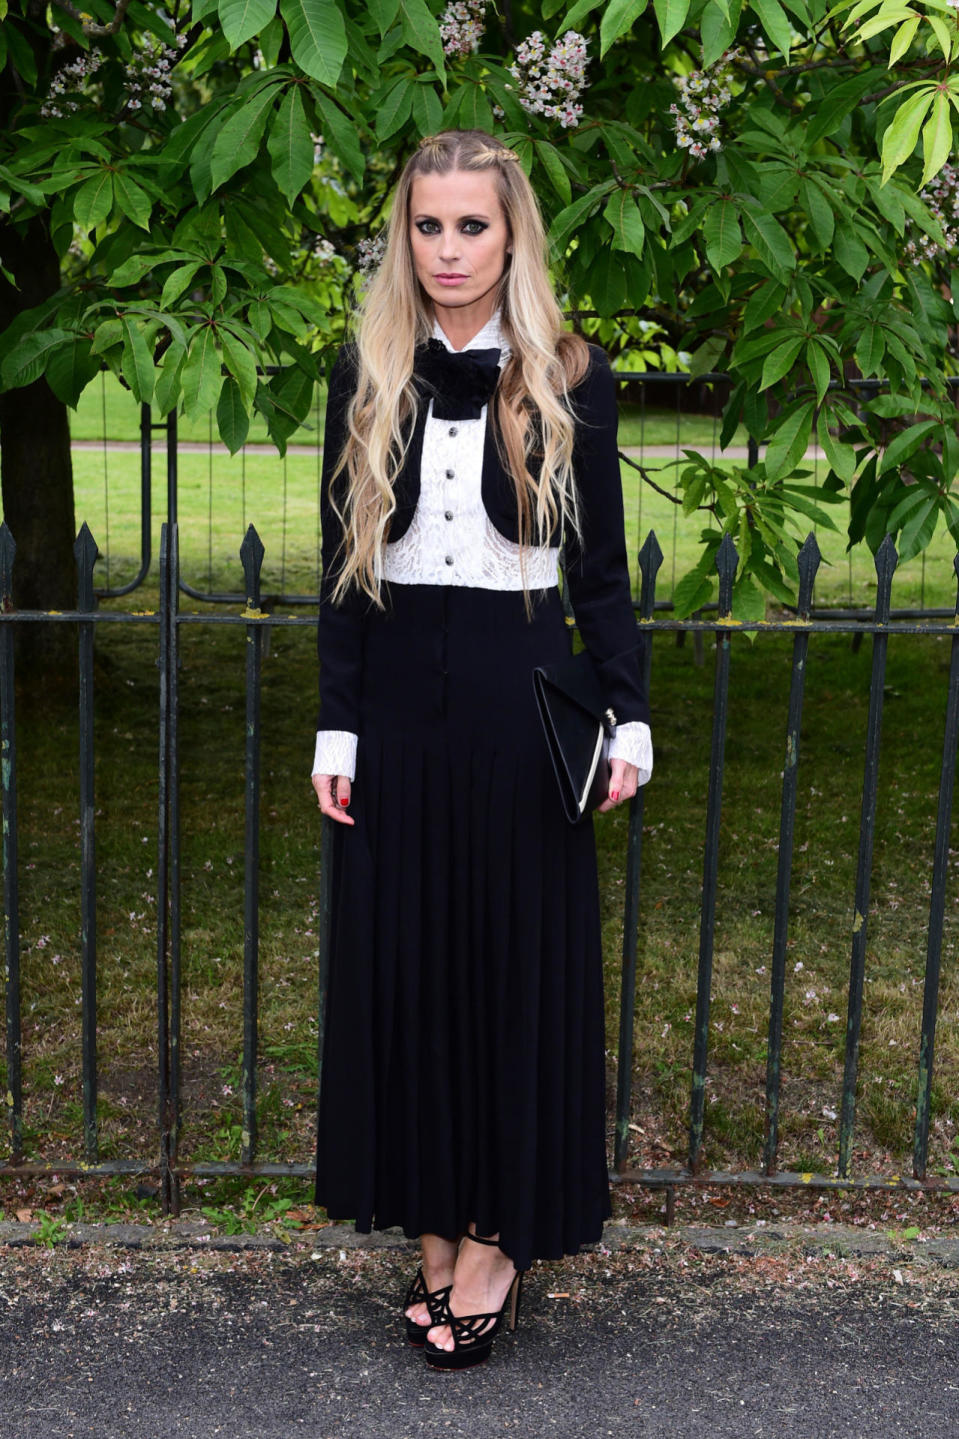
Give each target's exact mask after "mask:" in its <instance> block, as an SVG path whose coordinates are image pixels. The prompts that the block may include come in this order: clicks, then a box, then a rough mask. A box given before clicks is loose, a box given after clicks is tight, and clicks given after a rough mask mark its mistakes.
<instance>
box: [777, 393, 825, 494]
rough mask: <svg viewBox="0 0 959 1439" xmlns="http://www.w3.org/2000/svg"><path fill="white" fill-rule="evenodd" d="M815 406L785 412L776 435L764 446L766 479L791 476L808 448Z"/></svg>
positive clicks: (802, 406) (801, 406) (806, 405)
mask: <svg viewBox="0 0 959 1439" xmlns="http://www.w3.org/2000/svg"><path fill="white" fill-rule="evenodd" d="M814 413H815V405H814V404H813V403H812V401H811V400H810V401H809V403H808V404H805V405H799V406H797V407H796V409H794V410H792V411H787V412H786V415H785V416H784V418H783V420H782V421H781V423H780V425H779V427H778V429H777V430H776V433H775V434H774V435H773V437H772V439H771V440H770V441H769V444H768V445H767V446H766V478H767V479H769V480H778V479H781V478H782V477H783V476H784V475H788V474H791V473H792V471H793V470H794V469H795V468H796V466H797V465H798V464H799V461H800V460H801V459H802V457H803V456H804V455H805V453H806V451H807V449H808V448H809V437H810V435H811V434H812V422H813V414H814Z"/></svg>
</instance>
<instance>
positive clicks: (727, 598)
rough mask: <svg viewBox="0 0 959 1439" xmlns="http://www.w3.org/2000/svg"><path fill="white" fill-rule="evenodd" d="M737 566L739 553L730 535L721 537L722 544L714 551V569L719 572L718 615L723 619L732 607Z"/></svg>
mask: <svg viewBox="0 0 959 1439" xmlns="http://www.w3.org/2000/svg"><path fill="white" fill-rule="evenodd" d="M738 566H739V552H738V550H737V549H736V546H735V544H734V542H733V537H732V535H730V534H725V535H723V540H722V544H721V545H720V546H719V549H718V550H717V551H716V569H717V570H718V571H719V614H720V618H722V619H724V618H725V617H726V616H727V615H728V614H729V613H730V611H731V610H732V607H733V580H734V579H735V578H736V570H737V568H738Z"/></svg>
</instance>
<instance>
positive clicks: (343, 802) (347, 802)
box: [340, 796, 350, 809]
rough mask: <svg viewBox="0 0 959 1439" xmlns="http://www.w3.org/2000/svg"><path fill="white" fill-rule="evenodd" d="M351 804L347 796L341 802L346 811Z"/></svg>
mask: <svg viewBox="0 0 959 1439" xmlns="http://www.w3.org/2000/svg"><path fill="white" fill-rule="evenodd" d="M349 802H350V801H349V798H348V797H347V796H344V798H343V799H341V800H340V804H341V805H342V806H343V808H344V809H345V808H346V806H347V805H348V804H349Z"/></svg>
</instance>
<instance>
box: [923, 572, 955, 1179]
mask: <svg viewBox="0 0 959 1439" xmlns="http://www.w3.org/2000/svg"><path fill="white" fill-rule="evenodd" d="M953 566H954V568H955V571H956V576H957V579H959V555H957V556H956V558H955V560H954V561H953ZM956 621H957V624H959V592H957V596H956ZM957 745H959V634H957V635H956V636H955V637H954V639H953V641H952V656H951V659H950V663H949V692H948V695H947V698H946V727H945V734H944V736H943V741H942V769H941V771H940V774H939V808H938V811H937V814H936V847H935V851H934V854H933V861H932V895H931V897H930V900H929V932H928V936H927V940H926V977H925V983H924V985H923V993H922V1030H921V1033H920V1037H919V1077H918V1082H917V1086H916V1127H915V1133H914V1135H913V1147H912V1172H913V1174H914V1175H915V1177H916V1178H917V1179H925V1177H926V1162H927V1158H928V1154H929V1109H930V1105H931V1103H932V1061H933V1050H934V1048H935V1041H936V1014H937V1011H938V1008H939V964H940V960H941V958H942V925H943V919H944V917H945V906H946V878H947V875H948V871H949V831H950V829H951V827H952V796H953V790H954V788H955V778H956V749H957Z"/></svg>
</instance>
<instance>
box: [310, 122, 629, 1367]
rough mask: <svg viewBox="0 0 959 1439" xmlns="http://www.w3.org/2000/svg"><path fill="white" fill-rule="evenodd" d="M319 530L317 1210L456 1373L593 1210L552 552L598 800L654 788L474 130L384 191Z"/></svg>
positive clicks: (538, 291)
mask: <svg viewBox="0 0 959 1439" xmlns="http://www.w3.org/2000/svg"><path fill="white" fill-rule="evenodd" d="M464 351H466V353H465V354H464V353H463V352H464ZM322 524H323V582H322V588H321V596H320V623H319V632H318V633H319V660H320V702H321V713H320V721H319V730H318V734H317V745H316V759H315V763H314V773H313V784H314V787H315V789H316V793H317V796H318V798H319V804H320V809H321V810H322V811H323V813H324V814H325V815H327V816H329V818H330V819H331V820H333V821H334V822H335V826H336V828H335V836H334V894H335V901H334V914H333V921H332V946H333V952H332V961H331V974H330V986H329V1001H328V1002H329V1008H328V1015H327V1030H326V1032H327V1039H326V1043H325V1052H324V1068H323V1085H322V1101H321V1112H320V1128H319V1138H318V1146H317V1200H318V1202H319V1203H321V1204H323V1205H324V1206H325V1208H326V1209H327V1211H328V1213H330V1214H331V1215H332V1216H334V1217H350V1218H353V1219H355V1221H356V1225H357V1228H358V1229H360V1230H362V1231H364V1232H368V1231H369V1230H370V1228H371V1227H372V1226H373V1225H376V1226H377V1227H381V1228H383V1227H387V1226H391V1225H400V1226H402V1228H403V1230H404V1231H405V1233H406V1234H407V1235H409V1236H410V1237H415V1236H419V1237H420V1239H421V1245H422V1266H421V1269H420V1271H419V1273H418V1274H417V1276H416V1278H415V1280H414V1281H413V1284H412V1285H411V1286H410V1290H409V1293H408V1294H407V1299H406V1310H405V1312H406V1322H407V1333H408V1336H409V1338H410V1340H411V1342H413V1343H415V1344H420V1345H422V1344H424V1341H425V1349H426V1358H427V1360H428V1361H429V1362H430V1363H431V1364H433V1365H434V1366H436V1367H440V1368H443V1367H445V1368H461V1367H465V1366H466V1365H469V1364H472V1363H476V1362H478V1361H479V1360H481V1359H484V1358H486V1357H487V1355H488V1354H489V1351H490V1347H491V1344H492V1340H493V1336H494V1335H495V1333H496V1331H497V1329H498V1328H499V1326H500V1322H501V1320H502V1318H503V1317H504V1314H505V1312H506V1310H507V1307H508V1309H509V1315H508V1317H509V1319H510V1323H511V1327H512V1326H513V1325H514V1324H515V1319H516V1309H517V1304H518V1299H519V1276H520V1274H521V1273H522V1271H523V1270H525V1269H526V1268H528V1266H529V1264H530V1263H531V1261H532V1260H533V1259H534V1258H558V1257H560V1256H562V1255H563V1254H564V1253H575V1252H576V1250H577V1249H578V1248H579V1246H580V1245H581V1244H583V1243H587V1242H591V1241H595V1240H597V1239H599V1237H600V1235H601V1233H602V1225H603V1221H604V1219H605V1218H606V1217H607V1216H608V1214H609V1212H610V1209H609V1190H608V1178H607V1167H606V1154H605V1120H604V1100H605V1066H604V1024H603V988H602V972H601V952H600V933H599V910H598V896H597V883H596V867H595V850H594V846H593V835H592V827H591V826H590V825H589V824H586V825H578V826H572V825H570V824H568V823H567V821H566V819H565V818H564V815H563V811H562V809H561V804H560V797H559V792H558V789H557V786H556V780H555V777H554V775H553V774H552V772H551V769H550V763H549V757H548V752H547V749H546V744H545V740H544V737H543V733H542V729H541V726H540V723H539V720H538V717H537V713H536V709H535V702H534V695H533V687H532V671H533V668H534V666H536V665H539V664H548V663H551V662H553V661H557V660H560V659H562V658H563V657H564V656H568V654H569V635H568V631H567V628H566V625H565V622H564V616H563V610H562V605H561V601H560V597H559V593H558V590H557V557H558V553H559V551H558V546H559V543H560V538H561V536H563V535H564V536H565V540H566V579H567V584H568V587H569V592H570V595H571V598H572V602H573V606H574V609H575V613H576V619H577V623H578V625H579V627H580V631H581V633H582V635H583V638H584V640H585V642H586V645H587V646H588V648H589V650H590V651H591V653H592V655H593V657H594V659H595V660H596V662H597V665H598V668H599V672H600V675H601V677H602V681H603V685H604V689H605V698H606V700H607V702H608V703H609V705H610V706H611V708H612V709H613V711H614V712H615V716H616V718H617V720H618V722H619V723H618V728H617V730H616V734H615V737H614V739H613V742H612V746H611V751H610V758H611V778H610V784H609V794H608V797H607V799H606V800H605V801H604V803H603V804H602V805H601V806H600V808H601V809H602V810H609V809H612V808H613V807H614V806H616V805H620V804H623V803H625V802H626V801H627V800H628V799H629V798H630V797H631V796H632V795H633V794H634V793H635V791H636V787H637V784H639V783H642V782H644V781H645V780H646V779H648V777H649V774H650V771H651V768H652V754H651V746H650V742H649V729H648V724H647V721H648V713H647V707H646V700H645V695H644V694H643V689H642V680H641V666H640V662H639V652H638V642H637V632H636V625H635V619H634V616H633V611H632V605H631V600H630V591H629V578H628V573H627V566H626V553H625V540H624V535H623V512H622V497H621V490H620V477H619V461H618V457H617V444H616V406H615V393H614V384H613V380H612V376H611V374H610V370H609V364H608V361H607V359H606V357H605V355H604V354H603V353H602V351H600V350H597V349H594V348H591V347H589V346H587V345H586V343H585V342H584V341H583V340H582V339H581V338H579V337H577V336H573V335H570V334H567V333H564V332H563V330H562V317H561V313H560V311H559V308H558V306H557V303H556V300H555V298H554V296H553V294H552V291H551V289H550V285H549V281H548V276H547V272H546V265H545V240H544V234H543V228H542V221H541V218H540V215H539V211H538V208H537V205H536V200H535V197H534V195H533V192H532V190H531V188H530V185H529V182H528V180H527V178H526V176H525V174H524V173H523V170H522V167H521V166H520V165H519V163H518V162H517V157H516V155H515V154H514V153H513V152H512V151H510V150H509V149H507V148H506V146H504V145H503V144H501V143H500V141H498V140H496V139H495V138H493V137H491V136H489V135H487V134H484V133H482V132H480V131H472V130H471V131H449V132H446V133H444V134H441V135H437V136H434V137H432V138H430V139H428V140H425V141H424V142H423V143H422V144H421V146H420V148H419V149H418V150H417V152H416V153H415V154H414V155H413V157H412V159H411V160H410V161H409V163H408V164H407V166H406V168H405V170H404V171H403V174H402V177H401V179H400V181H399V184H398V187H397V190H396V195H395V199H394V205H393V210H392V219H391V222H390V226H389V236H388V242H387V246H386V252H385V256H384V259H383V262H382V265H381V267H380V269H379V271H378V273H377V275H376V276H375V278H374V279H373V280H372V282H371V284H370V286H369V288H368V291H367V294H366V297H365V300H364V302H363V305H362V308H361V312H360V315H359V319H358V324H357V326H356V340H355V344H354V345H351V346H346V347H344V349H343V350H342V351H341V352H340V354H339V356H338V358H337V361H336V364H335V366H334V369H333V373H332V377H331V381H330V391H329V400H328V408H327V429H326V442H325V450H324V463H323V494H322ZM468 1241H469V1242H468ZM473 1241H476V1242H473Z"/></svg>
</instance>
